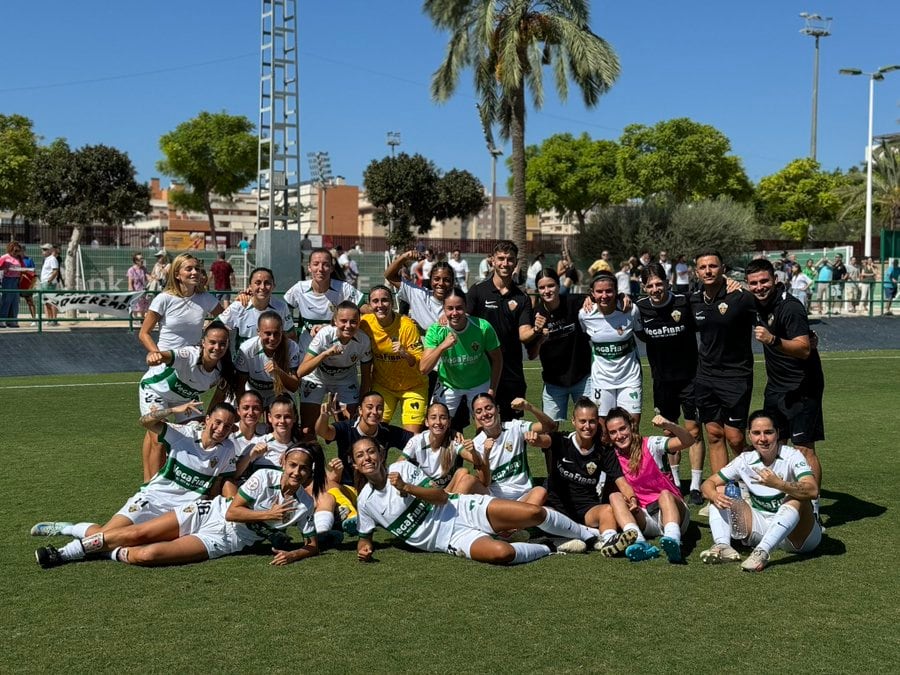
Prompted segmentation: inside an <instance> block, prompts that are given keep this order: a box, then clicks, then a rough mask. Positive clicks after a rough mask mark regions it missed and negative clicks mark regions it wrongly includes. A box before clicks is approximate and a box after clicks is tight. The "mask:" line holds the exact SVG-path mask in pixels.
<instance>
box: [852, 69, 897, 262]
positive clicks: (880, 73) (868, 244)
mask: <svg viewBox="0 0 900 675" xmlns="http://www.w3.org/2000/svg"><path fill="white" fill-rule="evenodd" d="M895 70H900V65H892V66H884V67H882V68H879V69H878V70H876V71H873V72H871V73H867V72H864V71H862V70H860V69H859V68H841V69H840V70H839V71H838V73H840V74H841V75H868V77H869V133H868V135H867V136H866V240H865V242H863V247H864V251H863V254H864V255H865V256H866V257H868V256H870V255H872V163H873V155H874V154H875V153H874V152H873V150H874V148H873V147H872V122H873V118H874V115H875V82H876V81H878V82H880V81H881V80H883V79H884V76H885V74H886V73H892V72H894V71H895Z"/></svg>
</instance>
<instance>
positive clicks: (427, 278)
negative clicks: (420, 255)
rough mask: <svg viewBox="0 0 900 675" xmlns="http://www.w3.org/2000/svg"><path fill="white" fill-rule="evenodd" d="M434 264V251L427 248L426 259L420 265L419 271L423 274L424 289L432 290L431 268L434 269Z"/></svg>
mask: <svg viewBox="0 0 900 675" xmlns="http://www.w3.org/2000/svg"><path fill="white" fill-rule="evenodd" d="M434 263H435V259H434V251H433V250H432V249H430V248H426V249H425V259H424V260H422V262H421V263H419V269H420V270H421V272H422V288H431V268H432V267H434Z"/></svg>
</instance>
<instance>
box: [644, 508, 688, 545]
mask: <svg viewBox="0 0 900 675" xmlns="http://www.w3.org/2000/svg"><path fill="white" fill-rule="evenodd" d="M647 506H649V507H651V510H652V511H655V513H654V514H653V515H651V514H650V511H648V510H647V509H641V511H643V512H644V520H645V521H646V525H644V536H645V537H649V538H650V539H653V538H654V537H659V536H661V535H662V534H663V532H664V531H663V528H664V527H665V525H666V524H665V523H664V522H663V521H662V509H658V508H657V509H654V508H653V504H647ZM657 506H658V504H657ZM690 524H691V511H690V509H688V508H687V505H685V509H684V516H682V518H681V524H680V525H679V529H680V530H681V534H682V535H683V534H684V533H685V532H687V529H688V525H690Z"/></svg>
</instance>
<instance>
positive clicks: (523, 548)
mask: <svg viewBox="0 0 900 675" xmlns="http://www.w3.org/2000/svg"><path fill="white" fill-rule="evenodd" d="M510 546H512V547H513V548H514V549H516V557H515V558H513V560H512V562H511V563H510V565H521V564H522V563H528V562H532V561H534V560H539V559H540V558H543V557H544V556H548V555H550V547H549V546H544V545H543V544H529V543H527V542H521V541H517V542H515V543H512V544H510Z"/></svg>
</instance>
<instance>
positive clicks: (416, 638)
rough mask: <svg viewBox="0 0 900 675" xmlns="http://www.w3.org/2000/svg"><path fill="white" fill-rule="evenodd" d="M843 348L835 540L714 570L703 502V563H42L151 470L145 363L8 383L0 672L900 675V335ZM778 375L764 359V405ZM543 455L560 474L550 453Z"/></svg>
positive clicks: (829, 518)
mask: <svg viewBox="0 0 900 675" xmlns="http://www.w3.org/2000/svg"><path fill="white" fill-rule="evenodd" d="M823 363H824V367H825V374H826V378H827V387H828V388H827V392H826V397H825V416H826V433H827V436H828V440H827V441H826V442H825V443H823V444H822V445H821V446H820V455H821V457H822V462H823V466H824V476H825V480H824V489H823V492H822V511H823V517H824V520H825V524H826V526H827V528H828V529H827V534H826V538H825V540H824V542H823V544H822V547H821V549H820V552H819V554H818V555H815V556H813V557H810V558H805V559H802V558H797V557H794V556H788V555H786V554H784V553H775V554H774V557H773V562H772V564H771V566H770V567H769V568H768V569H767V570H766V571H765V572H763V573H762V574H756V575H753V574H746V573H742V572H741V571H740V570H739V568H738V566H737V565H731V566H713V567H707V566H704V565H701V564H700V561H699V552H700V551H701V550H702V549H703V548H706V547H708V546H709V545H710V543H711V540H710V535H709V529H708V527H707V525H706V521H705V520H703V519H698V518H696V517H695V519H694V521H693V523H692V525H691V529H690V531H689V533H688V535H687V537H686V543H687V563H688V564H687V565H683V566H672V565H668V564H667V563H666V562H665V561H664V560H655V561H650V562H645V563H639V564H632V563H629V562H628V561H626V560H625V559H616V560H607V559H604V558H602V557H600V556H599V555H596V554H595V555H585V556H552V557H550V558H547V559H544V560H542V561H539V562H537V563H533V564H529V565H523V566H519V567H515V568H495V567H490V566H488V565H482V564H478V563H473V562H470V561H464V560H459V559H455V558H452V557H450V556H447V555H440V554H424V553H412V552H409V551H404V550H399V549H396V548H393V547H385V546H384V543H385V542H386V541H387V540H386V537H385V536H384V535H383V534H382V535H379V537H378V541H380V542H381V544H382V547H381V548H380V549H379V550H378V551H377V553H376V557H377V559H378V561H379V562H378V563H377V564H373V565H361V564H359V563H358V562H357V561H356V556H355V554H354V553H353V548H354V543H353V542H350V543H345V545H344V546H345V550H341V551H329V552H326V553H325V554H323V555H321V556H320V557H318V558H315V559H312V560H308V561H303V562H300V563H297V564H294V565H290V566H288V567H283V568H281V567H279V568H276V567H270V566H269V565H268V558H267V557H264V556H257V555H241V556H234V557H231V558H225V559H220V560H217V561H213V562H207V563H203V564H199V565H192V566H186V567H173V568H165V569H140V568H135V567H128V566H125V565H119V564H114V563H111V562H91V563H82V564H74V565H66V566H64V567H61V568H57V569H53V570H41V569H40V568H39V567H38V566H37V564H36V563H35V561H34V556H33V550H34V549H35V548H36V547H37V546H38V545H42V544H43V543H45V541H44V540H42V539H33V538H31V537H30V536H29V535H28V530H29V528H30V527H31V525H32V524H33V523H35V522H37V521H39V520H44V519H70V520H92V519H96V520H100V521H101V522H102V521H104V520H105V519H107V518H108V517H109V516H111V515H112V514H113V513H114V512H115V511H116V510H117V509H118V508H119V507H120V506H121V504H122V503H123V502H124V500H125V499H126V498H127V497H128V496H130V495H131V494H132V493H133V492H134V491H135V490H136V488H137V486H138V484H139V483H140V475H141V472H140V439H141V433H142V430H141V429H140V428H139V426H138V425H137V421H136V420H137V418H138V409H137V399H136V392H135V387H136V385H135V383H136V380H137V378H138V375H139V374H137V373H132V374H120V375H104V376H91V377H41V378H0V415H2V419H3V434H2V438H3V457H4V470H3V471H2V472H0V494H2V501H0V516H2V518H0V522H2V540H3V542H4V545H3V547H2V549H0V562H2V566H0V570H2V575H0V584H2V586H0V588H2V598H3V631H2V633H3V635H2V644H3V649H2V654H3V662H2V664H0V670H2V671H7V672H8V671H29V672H36V671H47V670H51V669H55V670H65V671H74V672H82V671H92V672H106V671H120V672H121V671H143V672H201V671H203V672H209V671H218V672H238V671H243V672H291V671H292V672H297V671H300V672H304V671H321V672H339V671H342V672H352V671H362V670H366V671H370V672H400V671H403V672H531V671H551V670H552V671H555V672H566V671H589V672H601V671H615V672H623V671H631V672H667V671H676V670H677V671H696V672H724V671H729V672H730V671H744V672H746V671H755V672H835V671H843V672H850V673H853V672H866V671H868V672H896V670H895V669H896V657H897V654H898V653H900V638H898V635H900V633H898V631H897V625H898V624H900V610H898V606H900V604H898V595H897V586H898V584H897V580H898V576H900V575H898V572H897V571H896V570H897V560H898V559H897V553H898V546H897V544H898V532H900V527H898V525H900V518H898V507H900V500H898V497H897V493H898V489H900V481H898V477H900V474H898V461H897V456H898V455H897V449H896V447H895V440H894V438H893V436H894V435H895V432H896V430H897V429H898V412H900V411H898V408H897V400H898V398H897V394H896V386H897V383H898V382H900V351H895V352H856V353H830V354H825V355H823ZM527 365H528V367H529V368H530V369H529V370H528V376H529V383H530V384H529V393H530V399H531V400H532V402H535V403H539V401H540V383H539V379H540V371H539V370H537V369H536V364H534V363H530V364H527ZM645 371H646V369H645ZM763 384H764V372H763V368H762V364H761V363H759V364H757V371H756V396H755V398H754V403H759V402H760V400H761V394H762V387H763ZM645 391H646V392H649V391H650V390H649V388H648V387H646V385H645ZM651 407H652V403H651V401H650V400H649V396H648V397H647V398H646V399H645V404H644V409H645V423H644V425H643V426H644V428H643V431H644V432H645V433H648V432H649V424H648V423H647V421H646V420H648V419H649V414H650V410H651ZM531 467H532V470H533V472H534V473H535V474H536V475H538V476H540V475H543V473H544V463H543V461H542V459H541V458H540V456H539V454H538V452H537V451H534V452H533V453H532V456H531ZM687 471H688V463H687V458H686V457H685V459H684V460H682V475H683V476H685V477H686V476H687V475H688V473H687ZM694 515H695V516H696V509H694ZM52 541H54V542H55V543H57V544H61V543H63V542H64V541H65V539H64V538H56V539H54V540H52Z"/></svg>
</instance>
